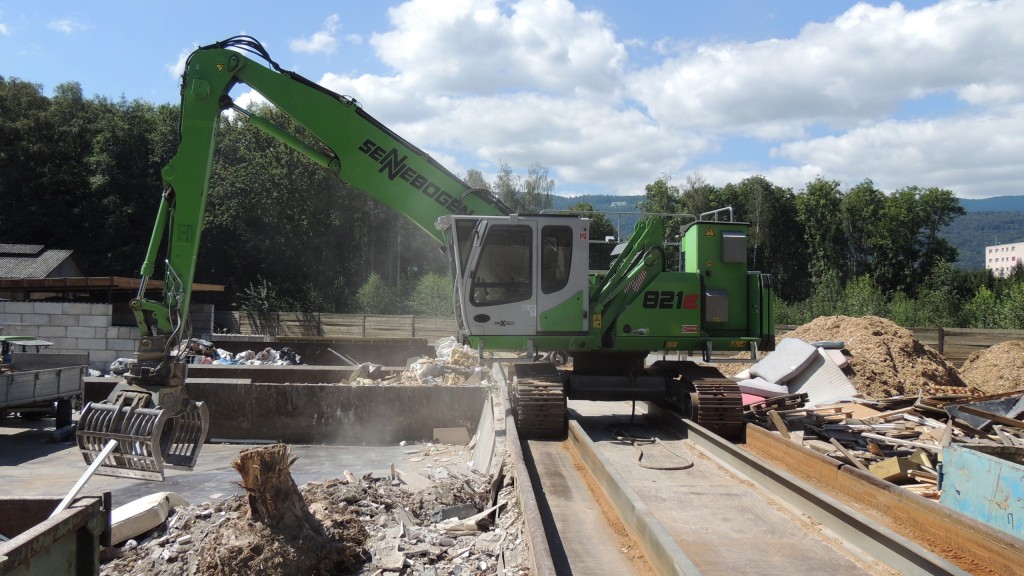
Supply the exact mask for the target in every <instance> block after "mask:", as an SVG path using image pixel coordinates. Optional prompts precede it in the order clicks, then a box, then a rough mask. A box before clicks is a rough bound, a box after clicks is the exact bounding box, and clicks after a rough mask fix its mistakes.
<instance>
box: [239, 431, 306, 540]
mask: <svg viewBox="0 0 1024 576" xmlns="http://www.w3.org/2000/svg"><path fill="white" fill-rule="evenodd" d="M297 459H298V457H297V456H293V455H292V454H291V453H290V452H289V451H288V446H286V445H284V444H274V445H273V446H261V447H258V448H250V449H248V450H243V451H242V452H241V453H240V454H239V455H238V458H237V459H236V460H235V461H234V462H232V463H231V465H232V466H233V467H234V469H235V470H236V471H238V474H239V475H240V476H241V477H242V487H243V488H245V492H246V495H247V499H248V504H249V518H250V519H252V520H253V521H255V522H259V523H261V524H264V525H265V526H267V527H268V528H270V529H271V530H273V531H275V532H286V533H289V534H299V533H301V532H303V531H311V532H315V533H316V532H322V531H323V528H322V526H321V525H320V522H319V521H317V519H316V518H315V517H314V516H313V514H312V513H310V511H309V508H308V507H307V506H306V501H305V500H303V498H302V493H301V492H299V488H298V487H297V486H296V485H295V480H294V479H293V478H292V475H291V472H290V469H291V467H292V464H294V463H295V461H296V460H297Z"/></svg>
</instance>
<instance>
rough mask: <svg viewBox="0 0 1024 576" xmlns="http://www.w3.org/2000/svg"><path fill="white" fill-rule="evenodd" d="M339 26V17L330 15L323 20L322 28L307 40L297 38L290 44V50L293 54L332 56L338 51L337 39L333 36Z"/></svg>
mask: <svg viewBox="0 0 1024 576" xmlns="http://www.w3.org/2000/svg"><path fill="white" fill-rule="evenodd" d="M340 25H341V17H340V16H338V15H337V14H331V15H330V16H328V17H327V19H326V20H324V27H323V28H322V29H321V30H319V31H317V32H315V33H314V34H313V35H312V36H310V37H309V38H297V39H295V40H292V41H291V43H290V46H291V49H292V50H293V51H295V52H304V53H307V54H333V53H334V52H335V51H336V50H337V49H338V39H337V37H336V36H335V34H336V33H337V32H338V28H339V27H340Z"/></svg>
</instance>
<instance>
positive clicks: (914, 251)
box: [873, 186, 963, 296]
mask: <svg viewBox="0 0 1024 576" xmlns="http://www.w3.org/2000/svg"><path fill="white" fill-rule="evenodd" d="M960 214H963V208H961V207H960V204H959V201H958V200H956V198H955V197H954V196H953V193H952V192H950V191H948V190H939V189H937V188H931V189H927V190H922V189H920V188H918V187H917V186H908V187H905V188H901V189H899V190H897V191H896V192H894V193H893V194H892V195H890V196H888V197H887V198H886V199H885V204H884V206H883V209H882V213H881V225H880V226H879V227H878V229H877V230H876V231H875V236H876V238H877V242H876V244H875V260H874V266H873V268H874V270H875V276H876V277H877V278H878V283H879V285H880V286H881V287H882V289H883V290H885V291H887V292H890V293H891V292H897V291H903V292H907V293H908V294H910V295H912V296H913V295H916V294H917V288H918V284H919V283H918V280H919V279H921V278H925V277H927V276H928V275H929V274H930V273H931V270H932V269H933V268H934V267H935V266H936V265H937V264H938V263H939V262H953V261H955V260H956V251H955V250H954V249H953V248H952V246H950V245H949V243H948V242H946V241H945V240H942V239H941V238H938V236H937V234H938V230H939V229H941V228H942V227H943V226H946V225H948V224H949V223H950V222H952V219H953V218H955V217H956V216H958V215H960Z"/></svg>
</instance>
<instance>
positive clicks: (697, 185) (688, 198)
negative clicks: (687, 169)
mask: <svg viewBox="0 0 1024 576" xmlns="http://www.w3.org/2000/svg"><path fill="white" fill-rule="evenodd" d="M717 194H718V188H716V187H715V186H714V185H712V184H708V182H707V181H706V180H704V178H703V177H702V176H701V175H699V174H691V175H690V176H687V177H686V186H684V187H683V188H682V190H681V191H680V196H679V200H680V206H679V207H680V209H681V210H682V211H683V212H686V213H689V214H693V215H700V214H702V213H704V212H709V211H711V210H714V209H715V208H719V206H718V205H717V203H716V201H715V198H716V196H717Z"/></svg>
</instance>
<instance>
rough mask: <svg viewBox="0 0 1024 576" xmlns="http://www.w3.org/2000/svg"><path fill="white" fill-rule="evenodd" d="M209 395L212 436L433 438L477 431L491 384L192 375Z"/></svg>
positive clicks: (376, 442) (195, 391)
mask: <svg viewBox="0 0 1024 576" xmlns="http://www.w3.org/2000/svg"><path fill="white" fill-rule="evenodd" d="M186 386H187V387H188V393H189V396H190V397H192V399H194V400H199V401H203V402H206V403H207V408H208V409H209V411H210V430H209V436H208V437H209V438H211V439H235V440H239V439H248V440H255V439H261V440H275V441H281V442H288V443H302V444H339V445H348V446H358V445H370V446H388V445H395V444H397V443H399V442H401V441H402V440H406V441H409V442H425V441H430V440H432V439H433V431H434V428H449V427H455V426H464V427H465V428H466V430H467V431H468V432H469V434H470V436H472V435H473V434H475V433H476V429H477V424H478V423H479V420H480V413H481V410H482V408H483V405H484V401H485V400H486V398H487V395H488V390H487V389H486V388H484V387H481V386H348V385H330V384H256V383H252V384H249V383H245V384H243V383H235V382H232V381H230V380H222V381H219V382H218V381H215V380H208V381H191V380H190V381H189V382H188V383H187V384H186Z"/></svg>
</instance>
